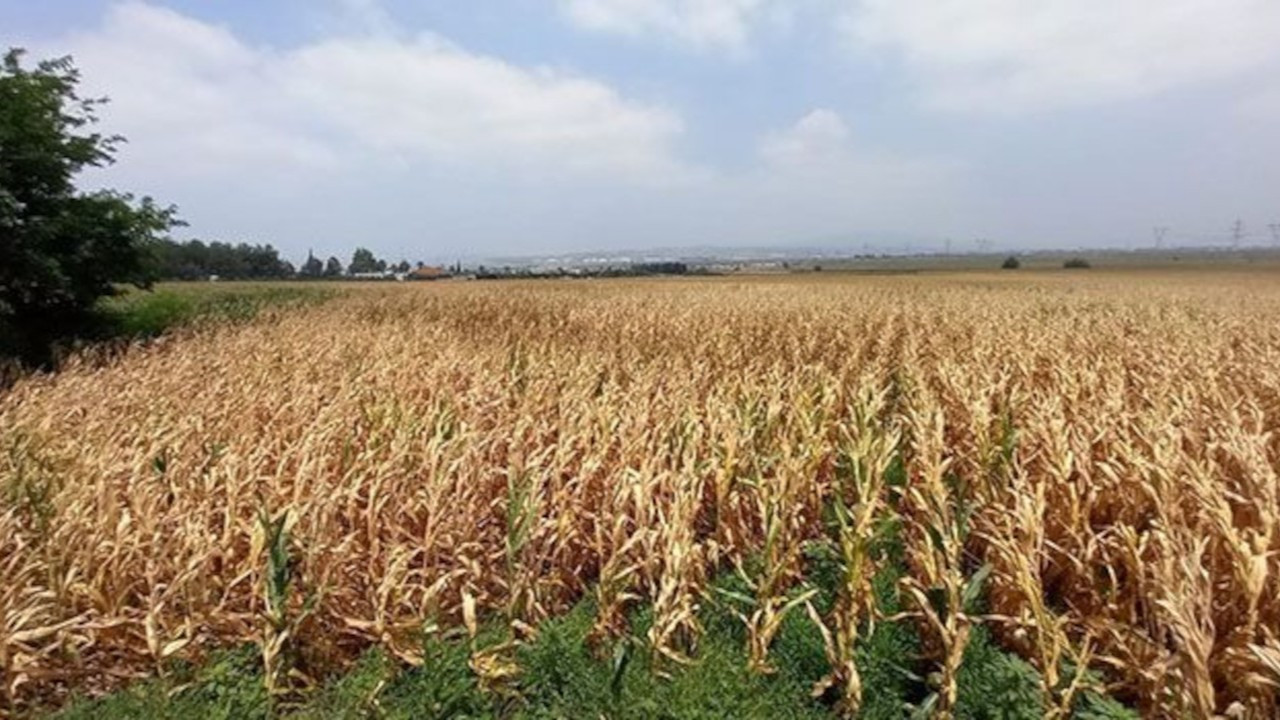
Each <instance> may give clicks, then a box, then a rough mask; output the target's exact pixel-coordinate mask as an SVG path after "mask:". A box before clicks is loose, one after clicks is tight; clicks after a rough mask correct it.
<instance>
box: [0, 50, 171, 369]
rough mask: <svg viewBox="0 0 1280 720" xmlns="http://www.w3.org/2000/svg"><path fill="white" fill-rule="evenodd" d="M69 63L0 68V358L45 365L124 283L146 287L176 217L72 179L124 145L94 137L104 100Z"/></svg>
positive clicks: (13, 59) (12, 58) (11, 59)
mask: <svg viewBox="0 0 1280 720" xmlns="http://www.w3.org/2000/svg"><path fill="white" fill-rule="evenodd" d="M79 80H80V75H79V72H78V71H77V70H76V68H75V66H74V65H73V64H72V62H71V59H70V58H61V59H56V60H46V61H43V62H40V63H38V64H37V65H36V66H35V67H34V68H26V67H24V66H23V63H22V51H20V50H16V49H15V50H9V51H8V52H7V53H6V54H5V56H4V61H3V64H2V65H0V354H7V355H12V356H16V357H19V358H21V359H23V360H26V361H28V362H35V363H40V362H47V361H48V360H49V358H50V348H51V347H52V345H53V343H54V342H56V341H57V340H59V339H61V338H64V337H66V336H69V335H73V334H75V333H79V332H82V331H84V330H85V329H86V328H88V327H89V326H90V325H91V323H92V319H93V314H92V309H93V306H94V303H95V302H96V301H97V300H98V299H99V298H101V297H103V296H106V295H112V294H114V293H116V292H117V287H118V285H120V284H133V285H137V286H141V287H146V286H149V284H150V283H151V282H152V281H153V280H154V279H155V265H154V263H153V262H152V258H153V253H154V251H155V248H156V245H157V243H158V242H159V238H160V236H161V235H162V234H163V233H165V231H167V230H168V229H170V228H171V227H173V226H175V225H176V224H178V223H177V222H176V220H175V210H174V208H172V207H170V208H164V207H160V206H158V205H156V204H155V203H154V202H153V201H152V200H151V199H150V198H142V199H141V200H135V199H134V198H133V196H131V195H128V194H125V193H119V192H116V191H112V190H99V191H94V192H83V191H81V190H79V189H78V188H77V187H76V185H75V182H74V179H75V176H76V175H77V174H79V173H80V172H81V171H82V170H84V169H85V168H89V167H102V166H104V165H108V164H110V163H111V162H112V160H113V159H114V156H115V151H116V147H117V145H118V144H119V143H120V142H121V141H122V138H119V137H114V136H106V135H103V134H101V133H97V132H92V131H90V130H89V128H90V126H92V125H93V124H94V123H95V122H96V121H97V117H96V115H95V110H96V108H97V107H98V106H99V105H101V104H102V103H103V102H105V100H100V99H86V98H81V97H80V96H79V95H78V94H77V92H76V86H77V84H78V83H79Z"/></svg>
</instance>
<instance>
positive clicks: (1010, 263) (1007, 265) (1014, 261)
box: [1000, 255, 1022, 270]
mask: <svg viewBox="0 0 1280 720" xmlns="http://www.w3.org/2000/svg"><path fill="white" fill-rule="evenodd" d="M1000 267H1001V268H1003V269H1005V270H1017V269H1018V268H1020V267H1022V261H1020V260H1018V258H1016V257H1014V256H1013V255H1010V256H1009V257H1007V258H1005V259H1004V262H1003V263H1001V264H1000Z"/></svg>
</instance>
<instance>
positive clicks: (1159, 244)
mask: <svg viewBox="0 0 1280 720" xmlns="http://www.w3.org/2000/svg"><path fill="white" fill-rule="evenodd" d="M1151 233H1152V234H1153V235H1155V237H1156V249H1157V250H1159V249H1161V248H1163V247H1164V239H1165V238H1166V237H1168V235H1169V228H1167V227H1164V226H1159V227H1154V228H1151Z"/></svg>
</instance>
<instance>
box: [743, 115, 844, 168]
mask: <svg viewBox="0 0 1280 720" xmlns="http://www.w3.org/2000/svg"><path fill="white" fill-rule="evenodd" d="M849 140H850V134H849V126H848V125H846V124H845V122H844V119H843V118H841V117H840V115H838V114H837V113H835V112H833V111H831V110H826V109H822V108H819V109H817V110H813V111H811V112H810V113H809V114H807V115H805V116H804V117H802V118H800V120H798V121H797V122H796V124H795V125H793V126H791V127H790V128H788V129H787V130H785V131H784V132H781V133H775V134H772V135H769V136H768V137H766V138H765V139H764V141H763V142H762V143H761V146H760V155H761V157H763V158H764V159H765V161H766V162H768V163H769V164H771V165H774V166H779V167H787V166H796V165H806V164H810V163H813V162H826V161H829V160H831V159H834V158H843V157H844V156H845V155H846V154H847V153H848V152H849Z"/></svg>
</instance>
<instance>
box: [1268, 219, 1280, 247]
mask: <svg viewBox="0 0 1280 720" xmlns="http://www.w3.org/2000/svg"><path fill="white" fill-rule="evenodd" d="M1267 229H1269V230H1270V231H1271V241H1272V242H1274V243H1275V244H1276V247H1280V223H1271V224H1270V225H1268V226H1267Z"/></svg>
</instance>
